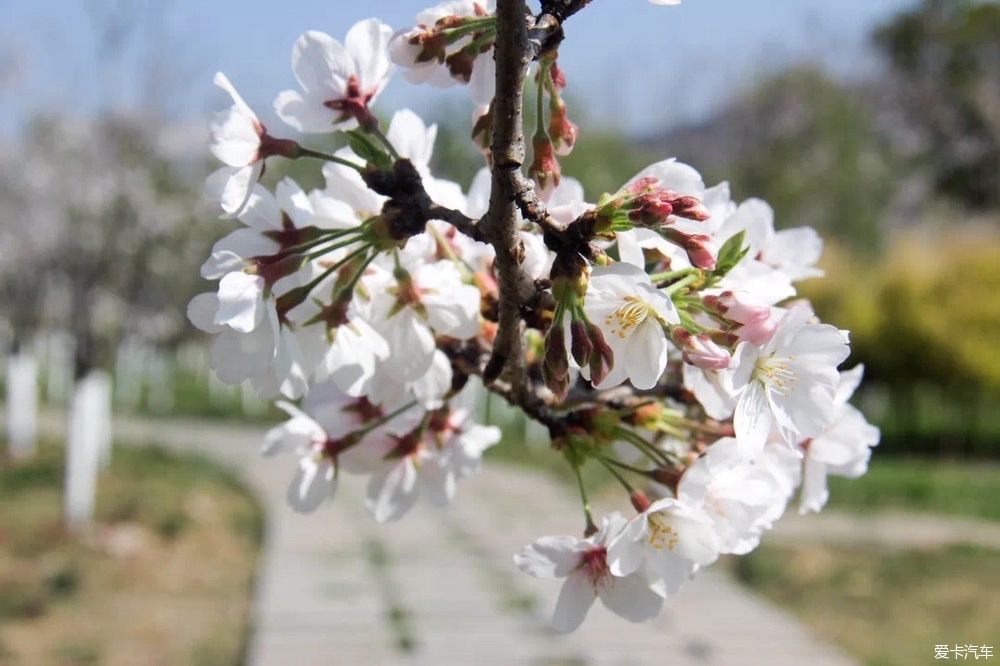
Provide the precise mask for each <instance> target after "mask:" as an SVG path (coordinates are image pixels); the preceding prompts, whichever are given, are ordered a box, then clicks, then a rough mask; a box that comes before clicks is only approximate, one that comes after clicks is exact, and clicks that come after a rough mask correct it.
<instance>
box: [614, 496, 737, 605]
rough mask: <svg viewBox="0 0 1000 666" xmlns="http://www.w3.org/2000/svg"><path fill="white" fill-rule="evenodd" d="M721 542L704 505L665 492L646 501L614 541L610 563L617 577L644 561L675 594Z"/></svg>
mask: <svg viewBox="0 0 1000 666" xmlns="http://www.w3.org/2000/svg"><path fill="white" fill-rule="evenodd" d="M722 545H723V544H722V540H721V538H720V536H719V534H718V531H717V530H716V528H715V524H714V523H713V521H712V519H711V518H710V517H709V516H708V514H706V513H705V511H704V510H703V509H701V508H700V507H698V506H696V505H693V504H689V503H687V502H684V501H681V500H677V499H674V498H671V497H665V498H663V499H659V500H656V501H655V502H653V503H651V504H648V505H647V506H646V508H644V509H643V510H642V511H641V512H640V513H639V515H637V516H636V517H634V518H632V519H631V520H629V521H628V523H627V524H626V526H625V527H624V528H623V529H622V531H621V532H620V533H619V534H618V535H617V536H616V537H615V538H614V539H613V540H612V542H611V544H610V545H609V546H608V566H609V568H610V570H611V573H612V574H614V575H615V576H627V575H629V574H631V573H634V572H636V571H639V570H640V569H641V568H642V567H644V566H645V567H646V568H647V569H648V570H649V571H650V572H652V573H653V574H655V575H656V576H658V577H659V578H660V579H662V581H663V583H664V586H665V591H666V592H667V594H673V593H675V592H677V590H679V589H680V588H681V585H683V584H684V581H686V580H687V579H688V578H689V577H690V576H691V574H693V573H694V572H695V571H697V569H698V568H699V567H702V566H707V565H709V564H711V563H712V562H714V561H715V560H716V559H717V558H718V556H719V553H720V551H721V548H722Z"/></svg>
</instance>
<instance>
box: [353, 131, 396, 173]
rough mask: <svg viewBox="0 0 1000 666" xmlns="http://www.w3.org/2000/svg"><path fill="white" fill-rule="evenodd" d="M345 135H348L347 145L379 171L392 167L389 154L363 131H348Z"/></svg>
mask: <svg viewBox="0 0 1000 666" xmlns="http://www.w3.org/2000/svg"><path fill="white" fill-rule="evenodd" d="M345 134H346V135H347V145H349V146H350V147H351V150H353V151H354V152H355V153H356V154H357V156H358V157H360V158H361V159H363V160H364V161H365V162H368V163H369V164H371V165H373V166H374V167H375V168H376V169H379V170H387V169H390V168H391V167H392V158H391V157H390V156H389V153H387V152H386V151H385V149H384V148H383V147H382V146H381V145H380V144H379V143H378V142H377V141H375V140H374V139H373V138H372V137H371V136H370V135H369V134H367V133H366V132H362V131H361V130H348V131H347V132H345Z"/></svg>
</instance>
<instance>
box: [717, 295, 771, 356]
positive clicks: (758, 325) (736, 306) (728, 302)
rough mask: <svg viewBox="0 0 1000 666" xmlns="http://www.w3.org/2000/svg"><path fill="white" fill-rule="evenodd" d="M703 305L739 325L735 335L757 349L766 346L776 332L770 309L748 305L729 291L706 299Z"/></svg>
mask: <svg viewBox="0 0 1000 666" xmlns="http://www.w3.org/2000/svg"><path fill="white" fill-rule="evenodd" d="M705 304H706V305H707V306H708V307H710V308H712V309H713V310H715V311H716V312H717V313H719V314H720V315H722V316H723V317H725V318H726V319H729V320H730V321H734V322H736V323H737V324H741V326H740V327H739V328H737V329H736V334H737V335H738V336H739V338H740V339H741V340H746V341H747V342H749V343H751V344H753V345H755V346H757V347H761V346H763V345H764V344H766V343H767V341H768V340H770V339H771V336H773V335H774V331H775V330H777V327H778V325H777V322H776V321H775V320H774V316H773V315H772V313H771V308H770V307H768V306H766V305H755V304H753V303H749V302H747V301H746V300H743V299H742V298H740V297H739V296H737V295H736V294H734V293H733V292H731V291H724V292H722V293H721V294H719V295H718V296H709V297H706V298H705Z"/></svg>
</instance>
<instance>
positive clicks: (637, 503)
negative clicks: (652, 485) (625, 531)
mask: <svg viewBox="0 0 1000 666" xmlns="http://www.w3.org/2000/svg"><path fill="white" fill-rule="evenodd" d="M628 498H629V501H631V502H632V506H633V507H635V510H636V511H638V512H639V513H642V512H644V511H645V510H646V509H648V508H649V507H650V505H651V504H652V502H650V501H649V498H648V497H646V493H644V492H642V491H641V490H633V491H632V492H631V493H630V494H629V497H628Z"/></svg>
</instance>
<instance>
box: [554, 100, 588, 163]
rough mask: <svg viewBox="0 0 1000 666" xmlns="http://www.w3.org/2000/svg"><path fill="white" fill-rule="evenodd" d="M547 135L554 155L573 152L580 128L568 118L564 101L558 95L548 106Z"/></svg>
mask: <svg viewBox="0 0 1000 666" xmlns="http://www.w3.org/2000/svg"><path fill="white" fill-rule="evenodd" d="M549 109H550V112H549V136H551V137H552V146H553V148H554V149H555V152H556V155H569V154H570V153H571V152H573V146H575V145H576V139H577V137H578V136H579V135H580V128H579V127H577V126H576V124H575V123H573V122H572V121H571V120H570V119H569V115H568V114H567V112H566V103H565V102H563V101H562V100H561V99H559V98H558V97H556V98H553V99H552V104H551V105H550V107H549Z"/></svg>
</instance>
